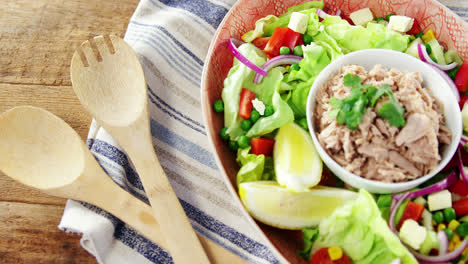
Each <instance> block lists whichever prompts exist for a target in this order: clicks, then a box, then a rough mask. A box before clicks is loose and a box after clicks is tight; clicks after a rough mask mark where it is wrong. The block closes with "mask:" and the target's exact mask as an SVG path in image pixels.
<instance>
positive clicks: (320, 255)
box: [310, 247, 351, 264]
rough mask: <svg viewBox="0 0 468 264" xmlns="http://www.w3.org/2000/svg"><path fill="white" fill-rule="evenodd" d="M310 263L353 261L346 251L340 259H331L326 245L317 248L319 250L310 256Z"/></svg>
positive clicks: (346, 263) (324, 263) (328, 263)
mask: <svg viewBox="0 0 468 264" xmlns="http://www.w3.org/2000/svg"><path fill="white" fill-rule="evenodd" d="M310 264H351V261H350V260H349V258H348V256H346V255H345V254H344V253H343V256H342V257H341V258H340V259H337V260H331V258H330V255H329V254H328V248H327V247H324V248H321V249H319V250H317V252H315V253H314V254H313V255H312V256H311V257H310Z"/></svg>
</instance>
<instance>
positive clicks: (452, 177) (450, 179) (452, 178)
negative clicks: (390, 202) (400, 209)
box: [392, 165, 463, 204]
mask: <svg viewBox="0 0 468 264" xmlns="http://www.w3.org/2000/svg"><path fill="white" fill-rule="evenodd" d="M462 166H463V165H462ZM456 181H458V176H457V174H456V173H455V172H454V171H452V172H451V173H450V174H449V175H448V176H447V178H445V179H443V180H442V181H440V182H438V183H435V184H433V185H431V186H428V187H426V188H424V189H420V190H417V191H414V192H406V193H402V194H396V195H393V196H392V199H395V200H396V201H402V200H405V199H412V198H416V197H419V196H423V195H427V194H431V193H435V192H438V191H442V190H445V189H447V188H448V187H450V186H451V185H452V184H454V183H455V182H456ZM400 204H401V203H400Z"/></svg>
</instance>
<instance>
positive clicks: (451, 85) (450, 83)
mask: <svg viewBox="0 0 468 264" xmlns="http://www.w3.org/2000/svg"><path fill="white" fill-rule="evenodd" d="M429 65H430V66H432V68H433V69H434V70H436V71H437V72H438V73H439V74H440V76H442V78H444V80H445V81H446V82H447V84H448V85H449V87H450V90H452V92H453V94H454V95H455V98H456V99H457V101H458V102H460V92H459V91H458V88H457V86H455V83H454V82H453V80H452V78H450V77H449V76H448V75H447V73H446V72H444V71H442V70H441V69H439V68H437V67H436V66H434V65H432V64H429Z"/></svg>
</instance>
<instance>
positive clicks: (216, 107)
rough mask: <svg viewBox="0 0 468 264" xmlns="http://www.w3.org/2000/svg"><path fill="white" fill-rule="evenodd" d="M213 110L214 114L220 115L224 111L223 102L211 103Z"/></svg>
mask: <svg viewBox="0 0 468 264" xmlns="http://www.w3.org/2000/svg"><path fill="white" fill-rule="evenodd" d="M213 109H214V111H215V112H216V113H221V112H223V111H224V103H223V100H217V101H216V102H214V103H213Z"/></svg>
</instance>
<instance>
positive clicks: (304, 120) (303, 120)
mask: <svg viewBox="0 0 468 264" xmlns="http://www.w3.org/2000/svg"><path fill="white" fill-rule="evenodd" d="M297 122H298V123H299V125H300V126H301V127H302V128H303V129H305V130H309V125H308V124H307V118H305V117H303V118H301V119H299V121H297Z"/></svg>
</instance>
